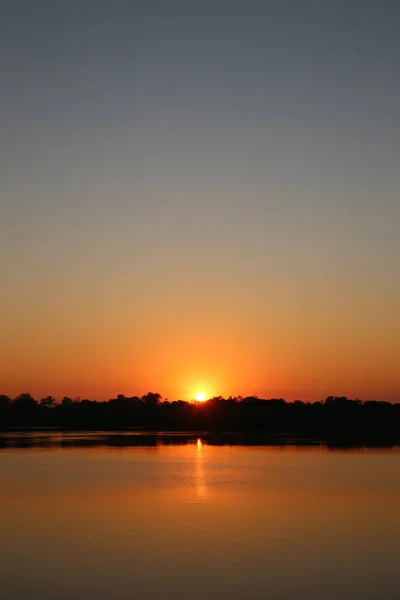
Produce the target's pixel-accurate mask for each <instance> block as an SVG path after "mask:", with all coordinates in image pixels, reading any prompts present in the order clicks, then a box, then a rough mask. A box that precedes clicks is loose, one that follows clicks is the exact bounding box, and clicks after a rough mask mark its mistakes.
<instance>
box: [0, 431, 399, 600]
mask: <svg viewBox="0 0 400 600" xmlns="http://www.w3.org/2000/svg"><path fill="white" fill-rule="evenodd" d="M124 439H125V441H126V443H128V444H130V445H129V446H124V445H123V443H121V440H122V441H123V440H124ZM183 442H185V443H183ZM140 444H147V445H140ZM0 490H1V491H0V493H1V497H0V519H1V520H0V540H1V544H0V597H1V598H2V599H3V598H4V599H7V600H22V599H23V600H28V599H29V600H31V599H33V600H35V599H42V600H48V599H50V598H51V599H57V600H64V599H71V600H72V599H74V600H92V599H96V600H102V599H110V600H114V599H116V600H119V599H121V600H122V599H124V600H125V599H128V598H129V599H133V598H138V599H139V600H141V599H143V600H146V599H154V600H157V599H160V600H161V599H170V598H171V599H174V598H179V599H183V600H186V599H188V600H213V599H221V598H222V599H225V598H226V599H233V600H239V599H246V600H253V599H254V600H262V599H267V598H268V599H271V600H276V599H280V600H286V599H287V600H294V599H296V600H298V599H300V600H303V599H304V600H306V599H307V600H308V599H309V600H317V599H318V600H324V599H329V600H331V599H332V600H347V599H349V600H350V599H352V600H364V599H365V600H368V599H371V600H372V599H373V598H374V599H382V600H387V598H388V597H389V596H392V597H394V596H396V597H397V596H400V566H399V565H400V562H399V560H400V559H399V557H400V453H399V450H398V449H391V450H390V449H389V450H365V449H364V450H358V451H332V450H327V449H326V448H324V447H290V446H289V447H288V446H286V447H262V446H251V447H249V446H214V445H210V444H207V443H205V442H202V441H201V440H200V439H199V440H197V439H196V438H194V437H190V436H189V437H187V438H180V437H173V436H171V437H165V438H163V437H162V438H158V439H157V438H156V437H154V436H140V438H139V436H134V437H133V436H127V437H126V438H121V437H120V436H111V437H110V436H104V437H103V436H102V435H100V434H83V435H82V434H79V435H77V434H75V435H72V434H68V435H65V434H64V435H62V434H59V433H57V434H40V435H38V434H32V435H27V434H25V435H23V436H22V435H19V436H16V437H14V438H10V437H6V436H0Z"/></svg>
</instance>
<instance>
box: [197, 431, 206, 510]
mask: <svg viewBox="0 0 400 600" xmlns="http://www.w3.org/2000/svg"><path fill="white" fill-rule="evenodd" d="M203 452H204V450H203V442H202V441H201V439H200V438H198V440H197V445H196V462H195V475H194V485H195V489H196V498H197V500H199V501H201V502H204V501H205V500H207V495H208V492H207V476H206V469H205V466H204V455H203Z"/></svg>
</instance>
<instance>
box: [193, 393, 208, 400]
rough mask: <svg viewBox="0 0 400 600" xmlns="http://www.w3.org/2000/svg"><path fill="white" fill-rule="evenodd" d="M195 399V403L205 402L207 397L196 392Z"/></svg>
mask: <svg viewBox="0 0 400 600" xmlns="http://www.w3.org/2000/svg"><path fill="white" fill-rule="evenodd" d="M195 398H196V400H197V402H205V400H207V396H206V395H205V393H204V392H197V394H196V396H195Z"/></svg>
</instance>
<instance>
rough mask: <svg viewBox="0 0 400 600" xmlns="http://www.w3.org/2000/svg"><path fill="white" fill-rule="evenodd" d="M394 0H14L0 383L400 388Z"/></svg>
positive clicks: (3, 14)
mask: <svg viewBox="0 0 400 600" xmlns="http://www.w3.org/2000/svg"><path fill="white" fill-rule="evenodd" d="M399 67H400V7H399V4H398V2H396V1H395V0H393V1H391V0H381V1H380V2H377V1H369V0H346V1H344V0H336V1H335V2H332V1H331V0H301V1H299V0H276V1H273V0H271V1H270V0H212V1H211V0H201V1H200V0H179V1H178V0H140V1H139V0H138V1H136V0H112V1H111V0H68V1H60V2H54V0H35V2H31V1H30V0H4V1H2V2H1V6H0V72H1V80H0V87H1V94H0V131H1V135H0V281H1V294H0V340H1V344H0V391H1V393H6V394H9V395H15V394H17V393H20V392H23V391H28V392H30V393H32V394H33V395H36V396H42V395H48V394H52V395H55V396H56V397H58V398H62V397H63V396H64V395H67V396H72V397H75V396H80V397H86V398H90V399H100V400H102V399H107V398H110V397H115V395H116V394H118V393H123V394H125V395H133V394H139V395H140V394H144V393H146V392H147V391H149V390H152V391H157V392H159V393H161V394H162V395H163V396H164V397H167V398H169V399H170V400H172V399H177V398H182V399H191V398H193V397H194V395H195V393H196V392H198V391H204V392H205V393H206V394H207V395H209V396H212V395H225V396H228V395H236V394H242V395H249V394H256V395H259V396H260V397H284V398H285V399H287V400H295V399H302V400H305V401H307V400H310V401H314V400H320V399H324V398H325V397H326V396H328V395H347V396H349V397H353V398H356V397H357V398H363V399H365V400H366V399H373V398H379V399H383V400H391V401H400V368H399V356H400V319H399V306H400V278H399V262H400V260H399V258H400V236H399V223H400V200H399V180H400V175H399V173H400V170H399V156H400V120H399V109H398V107H399V102H400V77H399Z"/></svg>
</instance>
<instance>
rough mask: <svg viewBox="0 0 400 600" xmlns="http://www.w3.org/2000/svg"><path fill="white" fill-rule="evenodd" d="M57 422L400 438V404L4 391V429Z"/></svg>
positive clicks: (0, 404) (0, 416)
mask: <svg viewBox="0 0 400 600" xmlns="http://www.w3.org/2000/svg"><path fill="white" fill-rule="evenodd" d="M26 427H29V428H40V427H56V428H61V429H65V430H94V429H108V430H111V429H118V428H133V429H135V428H138V429H148V430H154V431H157V430H158V431H210V432H212V431H215V432H229V431H232V432H262V433H271V434H274V433H278V434H301V435H330V434H332V435H356V434H381V435H390V436H391V437H393V438H395V439H398V438H399V437H400V403H397V404H392V403H390V402H383V401H375V400H370V401H366V402H363V401H361V400H350V399H348V398H346V397H343V396H342V397H337V396H329V397H328V398H326V399H325V400H324V401H322V402H313V403H310V402H302V401H299V400H297V401H295V402H286V401H285V400H284V399H283V398H271V399H268V400H265V399H261V398H257V397H255V396H248V397H245V398H243V397H241V396H239V397H229V398H226V399H225V398H223V397H221V396H218V397H215V398H211V399H210V400H208V401H206V402H203V403H200V402H185V401H182V400H178V401H173V402H169V401H168V400H163V398H162V397H161V395H160V394H158V393H153V392H149V393H148V394H145V395H144V396H142V397H137V396H133V397H130V398H128V397H126V396H124V395H122V394H120V395H118V396H117V397H116V398H112V399H110V400H108V401H106V402H98V401H91V400H86V399H83V400H81V399H80V398H76V399H72V398H67V397H65V398H63V399H62V400H61V402H56V400H55V398H53V397H52V396H47V397H45V398H42V399H41V400H39V401H38V400H36V399H35V398H33V397H32V396H31V395H30V394H28V393H24V394H20V395H19V396H17V397H16V398H13V399H11V398H9V397H8V396H5V395H0V429H2V430H3V431H5V430H7V429H11V428H26Z"/></svg>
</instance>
